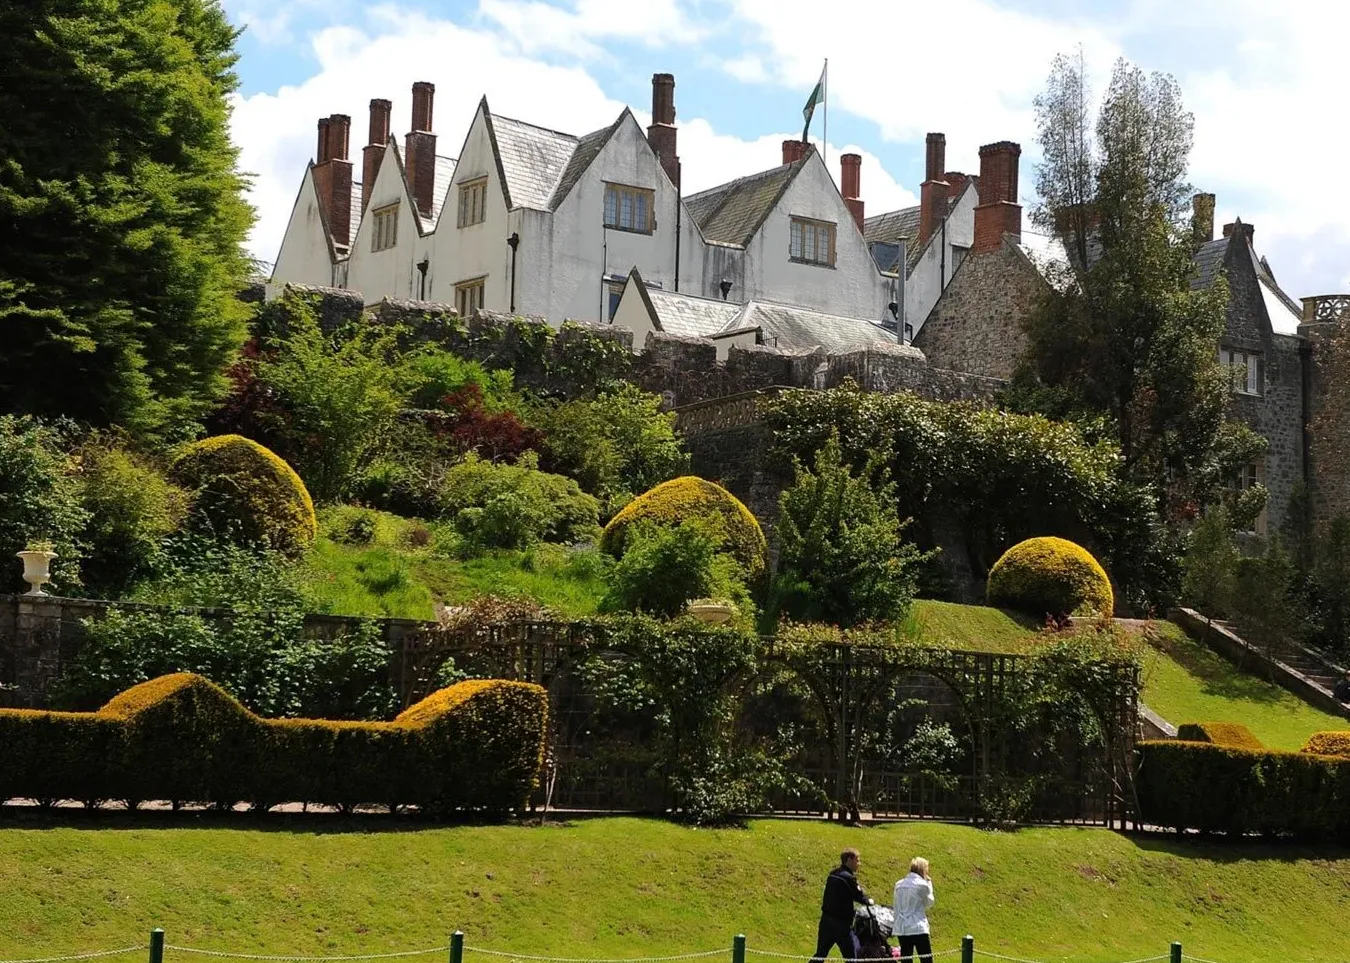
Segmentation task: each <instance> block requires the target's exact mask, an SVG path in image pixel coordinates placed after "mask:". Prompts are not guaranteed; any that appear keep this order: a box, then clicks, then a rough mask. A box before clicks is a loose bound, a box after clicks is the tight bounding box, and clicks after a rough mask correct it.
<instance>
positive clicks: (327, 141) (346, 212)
mask: <svg viewBox="0 0 1350 963" xmlns="http://www.w3.org/2000/svg"><path fill="white" fill-rule="evenodd" d="M351 127H352V119H351V118H350V117H348V116H347V115H346V114H332V115H330V116H328V117H323V118H321V119H320V120H319V144H318V155H317V156H318V159H317V160H316V161H315V164H314V187H315V189H316V190H317V191H318V194H319V204H320V205H321V206H322V207H323V211H324V216H325V217H326V218H327V220H328V230H329V231H330V232H331V233H332V235H333V242H334V243H335V244H340V245H342V246H343V247H346V246H347V245H348V244H350V243H351V233H352V162H351V161H349V160H348V159H347V142H348V139H349V138H350V135H351Z"/></svg>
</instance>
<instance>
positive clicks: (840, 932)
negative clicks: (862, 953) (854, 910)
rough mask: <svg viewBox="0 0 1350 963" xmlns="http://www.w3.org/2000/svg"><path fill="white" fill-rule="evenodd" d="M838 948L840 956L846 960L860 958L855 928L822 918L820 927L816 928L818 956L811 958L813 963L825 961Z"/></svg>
mask: <svg viewBox="0 0 1350 963" xmlns="http://www.w3.org/2000/svg"><path fill="white" fill-rule="evenodd" d="M836 946H837V947H839V955H840V956H842V957H843V958H844V959H845V960H856V959H857V958H858V937H857V936H856V935H854V933H853V927H851V926H849V925H848V924H847V923H836V922H834V921H833V920H827V919H825V918H823V917H822V918H821V920H820V926H819V927H817V928H816V955H815V956H813V957H811V963H819V961H821V960H823V959H825V957H827V956H829V955H830V950H831V949H833V948H834V947H836Z"/></svg>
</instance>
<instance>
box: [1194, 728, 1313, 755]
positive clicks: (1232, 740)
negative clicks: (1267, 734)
mask: <svg viewBox="0 0 1350 963" xmlns="http://www.w3.org/2000/svg"><path fill="white" fill-rule="evenodd" d="M1177 738H1178V739H1182V740H1185V741H1186V742H1208V743H1210V744H1212V745H1215V746H1224V747H1226V748H1228V749H1249V750H1251V751H1253V752H1260V751H1261V750H1263V749H1264V748H1265V746H1263V745H1261V740H1260V739H1258V738H1256V736H1255V735H1253V734H1252V731H1251V730H1250V729H1248V728H1247V727H1246V726H1244V725H1243V724H1242V723H1240V722H1187V723H1185V724H1184V725H1182V726H1180V727H1179V728H1178V729H1177ZM1327 755H1334V753H1327Z"/></svg>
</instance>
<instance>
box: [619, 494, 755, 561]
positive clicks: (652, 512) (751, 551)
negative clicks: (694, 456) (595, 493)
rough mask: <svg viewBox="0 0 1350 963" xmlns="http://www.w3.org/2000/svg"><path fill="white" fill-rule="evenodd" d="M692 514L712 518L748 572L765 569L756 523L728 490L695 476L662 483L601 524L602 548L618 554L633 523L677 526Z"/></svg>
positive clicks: (725, 546) (724, 545)
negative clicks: (602, 528)
mask: <svg viewBox="0 0 1350 963" xmlns="http://www.w3.org/2000/svg"><path fill="white" fill-rule="evenodd" d="M692 519H703V520H706V521H709V522H711V523H712V527H711V528H710V529H709V530H710V531H713V532H715V533H717V535H718V536H719V537H720V538H721V540H722V545H721V548H722V550H723V551H725V552H726V553H727V554H729V555H730V556H731V557H732V558H734V559H736V561H738V562H739V563H740V564H741V565H742V566H743V567H744V568H745V571H746V573H747V574H748V575H749V576H750V577H752V578H753V577H755V576H756V575H758V574H759V573H760V572H762V571H763V570H764V562H765V558H766V556H767V555H768V543H767V542H766V541H765V539H764V530H763V529H761V528H760V527H759V522H758V521H757V520H756V519H755V516H754V515H753V514H751V512H750V509H748V508H746V507H745V505H743V504H742V503H741V500H740V499H738V498H737V497H736V496H735V495H733V494H731V492H729V491H727V490H726V489H725V488H723V487H722V486H721V485H715V484H713V483H712V482H710V481H705V480H704V479H702V478H698V477H696V476H694V475H685V476H684V477H682V478H675V479H672V480H671V481H668V482H663V483H662V484H660V485H657V486H656V487H655V488H653V489H651V490H650V491H648V492H645V493H643V494H642V495H640V496H638V497H637V498H635V499H633V501H631V502H629V503H628V505H627V507H625V508H624V510H623V511H621V512H619V514H617V515H615V516H614V517H613V518H612V519H610V522H609V524H608V525H606V526H605V531H604V534H603V535H602V536H601V538H600V548H601V549H603V550H604V551H606V552H608V553H609V554H611V555H613V556H615V557H616V558H618V557H622V556H623V554H624V552H625V551H626V550H627V537H628V528H629V526H631V525H632V524H633V523H634V522H637V521H640V520H641V521H648V522H654V523H656V524H658V525H678V524H679V523H680V522H683V521H689V520H692Z"/></svg>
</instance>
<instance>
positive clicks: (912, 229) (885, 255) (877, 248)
mask: <svg viewBox="0 0 1350 963" xmlns="http://www.w3.org/2000/svg"><path fill="white" fill-rule="evenodd" d="M977 181H978V179H977V178H974V177H971V178H969V179H967V180H966V183H965V186H964V187H962V188H961V190H960V192H959V193H957V195H956V196H955V197H948V198H947V213H948V214H951V212H952V211H953V210H954V209H955V207H956V205H957V204H958V203H959V202H960V200H961V198H962V197H964V196H965V193H966V191H968V190H971V189H973V188H975V186H976V183H977ZM919 215H920V206H919V205H917V204H916V205H914V206H913V207H902V208H901V209H900V210H898V211H887V212H886V213H884V214H873V215H872V216H871V217H869V218H866V219H865V220H864V221H863V240H864V241H866V242H867V248H868V250H869V251H871V252H872V260H873V261H875V262H876V265H877V267H878V268H880V269H881V270H883V271H887V272H890V271H894V270H895V269H896V262H897V260H898V259H899V256H900V239H901V238H904V239H905V266H906V268H908V269H909V270H913V269H914V265H915V264H917V263H919V258H920V256H922V254H923V251H924V247H925V245H922V244H920V243H919Z"/></svg>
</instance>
